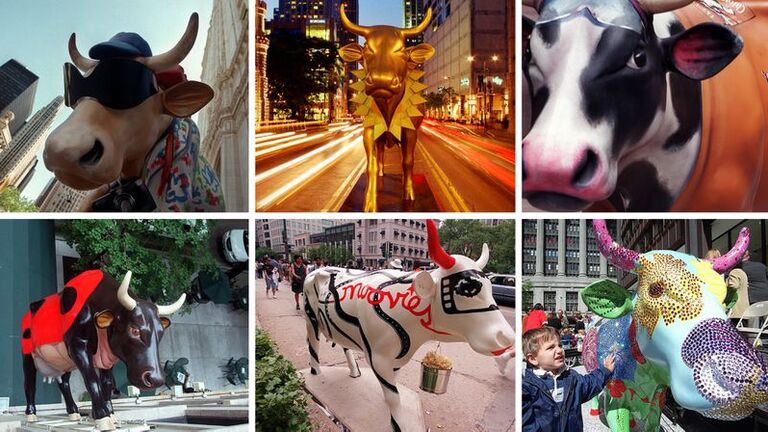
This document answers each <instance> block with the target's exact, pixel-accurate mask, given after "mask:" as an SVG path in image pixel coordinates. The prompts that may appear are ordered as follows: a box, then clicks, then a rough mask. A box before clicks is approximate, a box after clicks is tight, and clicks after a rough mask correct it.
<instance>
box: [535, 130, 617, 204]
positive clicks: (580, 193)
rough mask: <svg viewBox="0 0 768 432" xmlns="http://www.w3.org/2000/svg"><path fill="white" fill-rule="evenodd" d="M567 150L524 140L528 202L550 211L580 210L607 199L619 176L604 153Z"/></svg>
mask: <svg viewBox="0 0 768 432" xmlns="http://www.w3.org/2000/svg"><path fill="white" fill-rule="evenodd" d="M563 147H564V148H557V149H555V148H552V147H551V146H541V145H536V143H535V142H534V140H533V139H526V140H524V141H523V191H524V197H525V198H526V199H527V200H528V202H530V203H531V204H532V205H534V206H536V207H538V208H540V209H542V210H547V211H580V210H583V209H585V208H586V207H588V206H589V205H590V204H592V203H593V202H595V201H601V200H604V199H607V198H608V197H609V196H610V195H611V193H613V190H614V188H615V186H616V176H615V174H612V173H613V172H614V170H612V169H610V164H609V163H608V162H607V160H606V157H605V156H604V155H603V154H602V152H600V151H598V150H596V149H594V148H592V147H591V146H588V145H578V146H563Z"/></svg>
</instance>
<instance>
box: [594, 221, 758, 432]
mask: <svg viewBox="0 0 768 432" xmlns="http://www.w3.org/2000/svg"><path fill="white" fill-rule="evenodd" d="M594 228H595V234H596V236H597V244H598V247H599V248H600V252H601V253H602V254H603V255H605V257H606V258H607V259H608V261H609V262H610V263H611V264H613V265H614V266H616V267H617V268H620V269H623V270H626V271H631V272H634V273H636V274H637V277H638V281H637V291H636V292H630V291H627V290H625V289H624V288H623V287H621V286H619V285H618V284H616V283H615V282H611V281H609V280H603V281H599V282H595V283H593V284H591V285H590V286H588V287H587V288H585V289H584V290H583V291H582V292H581V297H582V300H583V301H584V303H585V304H586V305H587V306H588V307H589V309H590V310H592V311H593V312H594V313H596V314H597V315H599V316H601V317H603V318H605V319H607V320H605V321H604V322H603V323H602V324H601V325H599V326H597V327H594V328H592V329H590V330H589V332H588V333H587V336H586V338H585V341H584V351H583V357H582V358H583V361H584V365H585V366H586V368H587V370H588V371H591V370H594V369H595V368H597V367H598V365H599V364H600V363H601V362H602V361H603V360H604V358H605V357H606V356H608V355H609V354H611V353H615V354H616V370H615V371H614V374H613V379H612V380H611V381H609V383H608V385H607V387H606V389H605V391H604V392H603V393H602V394H601V396H600V411H601V414H603V415H605V421H606V423H607V424H608V426H610V428H611V430H613V431H615V432H626V431H630V430H632V431H656V430H659V421H660V416H661V410H662V408H663V407H664V401H665V394H666V391H667V389H670V390H671V391H672V396H673V397H674V398H675V401H676V402H677V403H678V404H679V405H680V406H682V407H683V408H686V409H690V410H694V411H698V412H700V413H701V414H703V415H704V416H706V417H710V418H715V419H721V420H738V419H742V418H744V417H747V416H748V415H750V414H751V413H752V410H754V409H755V407H756V406H758V405H760V404H765V403H768V368H766V364H765V362H764V360H763V359H762V357H760V356H759V355H758V352H757V351H756V350H755V349H754V348H753V347H752V346H751V345H750V344H748V343H747V342H746V341H745V340H744V338H742V336H740V335H739V333H738V332H737V331H736V329H735V328H734V326H733V325H732V324H731V323H730V322H729V321H728V318H727V316H726V313H725V310H726V303H728V304H731V302H732V301H733V302H735V300H733V299H732V298H726V294H727V290H726V286H725V282H724V280H723V277H722V276H721V274H722V273H724V272H726V271H728V270H729V269H730V268H731V267H733V266H735V265H736V264H737V263H738V262H740V261H741V257H742V255H743V254H744V252H745V251H746V250H747V247H748V246H749V231H748V230H747V228H742V230H741V233H740V234H739V238H738V240H737V241H736V244H735V245H734V247H733V249H731V250H730V251H729V252H728V253H727V254H725V255H724V256H722V257H720V258H716V259H714V260H713V261H712V262H709V261H704V260H700V259H698V258H696V257H693V256H690V255H686V254H684V253H680V252H674V251H651V252H647V253H644V254H639V253H637V252H635V251H632V250H628V249H625V248H623V247H621V246H619V245H618V244H616V243H614V242H613V240H612V239H611V237H610V234H609V233H608V231H607V229H606V226H605V221H600V220H596V221H595V222H594Z"/></svg>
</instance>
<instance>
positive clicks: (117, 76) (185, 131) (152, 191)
mask: <svg viewBox="0 0 768 432" xmlns="http://www.w3.org/2000/svg"><path fill="white" fill-rule="evenodd" d="M197 30H198V15H197V14H196V13H195V14H193V15H192V16H191V17H190V19H189V24H188V26H187V29H186V32H185V33H184V35H183V36H182V38H181V40H180V41H179V42H178V43H177V44H176V46H175V47H173V48H172V49H171V50H170V51H168V52H166V53H163V54H159V55H155V56H153V55H152V50H151V49H150V47H149V44H147V42H146V41H145V40H144V39H143V38H141V36H139V35H137V34H135V33H118V34H117V35H115V36H114V37H112V39H110V40H109V41H108V42H103V43H100V44H98V45H96V46H94V47H93V48H91V50H90V55H91V57H93V58H94V59H97V60H93V59H90V58H86V57H83V56H82V55H81V54H80V52H79V51H78V49H77V44H76V39H75V34H74V33H73V34H72V36H71V37H70V39H69V54H70V57H71V58H72V63H74V65H73V64H70V63H67V64H65V65H64V95H65V98H64V99H65V104H66V105H67V106H69V107H71V108H72V109H73V112H72V114H71V115H70V116H69V118H68V119H67V120H66V121H64V123H62V124H61V125H60V126H59V127H58V128H56V129H55V130H54V131H53V132H52V133H51V135H50V136H49V137H48V140H47V141H46V144H45V152H44V153H43V159H44V161H45V166H46V167H47V168H48V169H49V170H50V171H52V172H53V173H54V174H55V175H56V177H57V178H58V179H59V180H60V181H61V182H62V183H64V184H66V185H68V186H70V187H73V188H75V189H79V190H91V189H94V190H95V191H94V192H93V193H92V194H91V197H89V198H88V199H87V200H86V201H87V203H88V204H87V205H86V207H87V208H86V210H90V203H91V202H92V201H94V200H95V199H97V198H99V197H100V196H101V195H105V194H107V193H108V192H109V191H115V190H118V191H120V193H122V195H120V194H119V193H118V194H116V198H117V199H118V200H119V204H120V207H118V208H116V209H115V210H114V211H120V210H124V211H129V210H136V209H139V210H142V211H147V210H148V209H152V208H154V207H156V209H157V210H159V211H222V210H224V201H223V198H222V191H221V184H220V182H219V179H218V177H217V175H216V173H215V172H214V170H213V168H212V167H211V165H210V164H209V163H208V162H207V161H206V160H205V158H204V157H203V156H202V154H201V153H200V152H201V149H200V132H199V131H198V129H197V126H196V125H195V123H194V122H193V121H192V120H191V119H189V118H188V117H189V116H191V115H192V114H194V113H196V112H197V111H199V110H200V109H202V108H203V107H204V106H205V105H206V104H207V103H208V102H209V101H210V100H211V99H212V98H213V90H212V89H211V88H210V87H209V86H208V85H206V84H203V83H201V82H196V81H188V80H187V79H186V76H185V75H184V71H183V69H182V68H181V67H180V66H179V64H180V63H181V61H182V60H184V58H185V57H186V56H187V54H189V51H190V50H191V49H192V47H193V45H194V43H195V39H196V38H197ZM136 180H140V182H141V184H143V185H144V186H135V185H137V184H138V183H134V182H135V181H136ZM118 181H120V182H121V183H118ZM144 187H146V189H144ZM140 191H141V192H140ZM127 193H131V194H133V195H134V196H132V199H133V201H131V200H129V199H121V197H123V196H126V194H127ZM148 197H151V201H154V202H153V203H148V201H150V200H149V199H147V198H148ZM129 203H130V204H129ZM123 204H125V205H126V207H125V208H123V207H122V206H123ZM115 206H117V203H116V205H115ZM131 206H134V207H136V208H133V207H131Z"/></svg>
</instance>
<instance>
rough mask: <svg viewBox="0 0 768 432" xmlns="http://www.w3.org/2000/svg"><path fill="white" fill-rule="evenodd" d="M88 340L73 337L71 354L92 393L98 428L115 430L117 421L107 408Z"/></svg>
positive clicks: (93, 410) (68, 344)
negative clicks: (112, 417)
mask: <svg viewBox="0 0 768 432" xmlns="http://www.w3.org/2000/svg"><path fill="white" fill-rule="evenodd" d="M87 345H88V341H87V340H85V339H82V338H79V337H73V338H71V339H70V340H69V341H67V348H68V349H69V356H70V358H72V361H73V362H74V363H75V366H77V369H78V370H79V371H80V374H81V375H82V376H83V382H84V383H85V388H86V390H88V393H90V394H91V400H92V403H91V417H93V419H94V420H96V428H97V429H98V430H100V431H103V430H114V429H115V422H114V421H113V420H112V419H111V418H110V417H109V415H110V414H111V413H110V411H109V409H108V408H107V403H106V400H105V395H104V392H103V391H102V388H101V382H100V381H101V380H100V378H99V375H98V374H97V373H96V367H95V366H94V365H93V362H92V361H91V357H90V356H89V355H88V351H87Z"/></svg>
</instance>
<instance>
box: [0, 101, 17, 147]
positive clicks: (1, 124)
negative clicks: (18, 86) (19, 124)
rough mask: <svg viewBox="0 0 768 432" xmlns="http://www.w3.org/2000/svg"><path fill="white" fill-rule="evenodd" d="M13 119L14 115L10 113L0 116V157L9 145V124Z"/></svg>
mask: <svg viewBox="0 0 768 432" xmlns="http://www.w3.org/2000/svg"><path fill="white" fill-rule="evenodd" d="M14 117H15V114H14V113H13V112H12V111H6V112H4V113H3V114H2V115H0V155H2V154H3V152H4V151H6V150H8V146H10V145H11V138H12V137H11V122H12V121H13V119H14Z"/></svg>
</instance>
